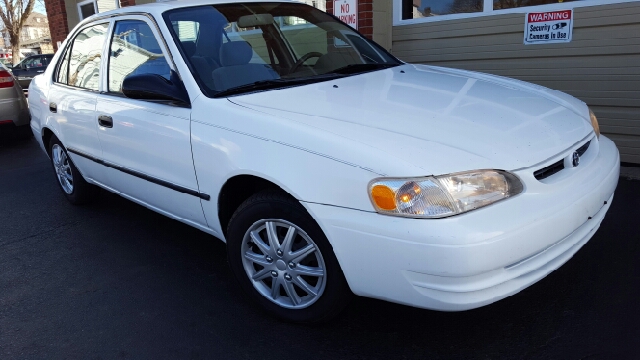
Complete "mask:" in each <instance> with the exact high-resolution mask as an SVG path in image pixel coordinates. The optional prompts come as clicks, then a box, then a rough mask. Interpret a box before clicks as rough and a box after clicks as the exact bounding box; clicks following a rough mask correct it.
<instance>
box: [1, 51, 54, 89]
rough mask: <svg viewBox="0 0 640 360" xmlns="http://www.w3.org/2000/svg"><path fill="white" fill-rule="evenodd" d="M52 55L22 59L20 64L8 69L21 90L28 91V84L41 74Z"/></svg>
mask: <svg viewBox="0 0 640 360" xmlns="http://www.w3.org/2000/svg"><path fill="white" fill-rule="evenodd" d="M51 58H53V54H40V55H32V56H29V57H26V58H24V60H22V61H21V62H19V63H18V64H16V65H14V66H13V67H10V70H11V72H13V75H14V76H15V77H16V79H18V83H19V84H20V86H22V88H23V89H25V90H27V89H29V84H30V83H31V79H33V77H34V76H36V75H40V74H42V73H43V72H44V71H45V70H46V69H47V66H48V65H49V62H51Z"/></svg>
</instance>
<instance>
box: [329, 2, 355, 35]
mask: <svg viewBox="0 0 640 360" xmlns="http://www.w3.org/2000/svg"><path fill="white" fill-rule="evenodd" d="M333 15H335V16H336V17H337V18H338V19H340V21H342V22H345V23H346V24H347V25H349V26H351V27H352V28H354V29H357V28H358V1H357V0H335V1H334V2H333Z"/></svg>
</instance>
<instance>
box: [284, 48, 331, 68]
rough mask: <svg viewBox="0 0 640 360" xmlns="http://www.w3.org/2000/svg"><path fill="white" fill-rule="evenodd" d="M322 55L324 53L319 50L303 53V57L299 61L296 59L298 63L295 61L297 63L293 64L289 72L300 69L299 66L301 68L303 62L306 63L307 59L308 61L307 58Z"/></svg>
mask: <svg viewBox="0 0 640 360" xmlns="http://www.w3.org/2000/svg"><path fill="white" fill-rule="evenodd" d="M322 55H324V54H322V53H319V52H317V51H310V52H308V53H306V54H304V55H302V57H301V58H300V59H298V61H296V63H295V64H293V66H291V70H289V74H293V73H294V72H296V71H298V68H299V67H300V66H302V64H304V63H305V61H307V60H309V59H311V58H312V57H317V58H319V57H321V56H322Z"/></svg>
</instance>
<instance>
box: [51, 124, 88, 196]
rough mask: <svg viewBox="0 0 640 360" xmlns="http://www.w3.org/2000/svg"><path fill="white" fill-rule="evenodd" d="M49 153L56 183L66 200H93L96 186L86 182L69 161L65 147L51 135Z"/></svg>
mask: <svg viewBox="0 0 640 360" xmlns="http://www.w3.org/2000/svg"><path fill="white" fill-rule="evenodd" d="M49 155H50V156H51V165H52V166H53V171H54V172H55V175H56V179H57V180H58V185H60V189H61V190H62V192H63V193H64V195H65V196H66V198H67V200H69V202H70V203H72V204H74V205H80V204H85V203H88V202H90V201H91V200H93V199H94V197H95V195H96V192H97V188H96V187H95V186H94V185H91V184H89V183H88V182H86V180H85V179H84V178H83V177H82V174H80V172H79V171H78V169H77V168H76V166H75V165H74V164H73V161H71V158H70V157H69V154H68V153H67V149H65V147H64V146H63V145H62V143H61V142H60V140H58V138H57V137H55V136H52V137H51V140H50V141H49Z"/></svg>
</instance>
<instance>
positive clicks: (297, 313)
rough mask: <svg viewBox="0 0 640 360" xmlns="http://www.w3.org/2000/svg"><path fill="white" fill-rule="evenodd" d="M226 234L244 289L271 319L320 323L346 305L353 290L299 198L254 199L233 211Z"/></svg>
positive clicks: (270, 196) (233, 266)
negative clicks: (297, 199)
mask: <svg viewBox="0 0 640 360" xmlns="http://www.w3.org/2000/svg"><path fill="white" fill-rule="evenodd" d="M227 235H228V244H227V250H228V253H227V256H228V259H229V264H230V266H231V269H232V271H233V272H234V274H235V275H236V277H237V278H238V280H239V282H240V286H241V287H242V288H243V290H245V292H247V293H248V294H249V296H250V297H252V298H253V299H254V300H255V301H257V302H258V303H259V304H260V305H262V306H263V307H264V308H265V309H267V311H269V312H270V313H272V314H273V315H276V316H278V317H280V318H283V319H286V320H289V321H293V322H304V323H313V322H322V321H326V320H329V319H331V318H332V317H334V316H335V315H337V314H338V313H339V312H340V311H341V310H342V309H343V308H344V306H345V305H346V304H347V303H348V300H349V298H350V297H351V291H350V290H349V287H348V285H347V282H346V280H345V278H344V275H343V274H342V270H341V269H340V265H339V264H338V261H337V259H336V257H335V255H334V253H333V249H332V247H331V245H330V244H329V241H328V240H327V238H326V237H325V235H324V233H323V232H322V230H321V229H320V227H319V226H318V224H317V223H316V222H315V221H314V220H313V218H311V216H310V215H309V214H308V213H307V211H306V210H305V209H304V207H302V206H301V205H300V203H299V202H297V201H296V200H295V199H292V198H290V197H289V196H286V195H284V194H281V193H279V192H263V193H259V194H256V195H253V196H252V197H250V198H249V199H247V200H246V201H245V202H244V203H243V204H242V205H241V206H240V207H239V208H238V210H236V212H235V213H234V215H233V217H232V218H231V220H230V222H229V226H228V231H227Z"/></svg>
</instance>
